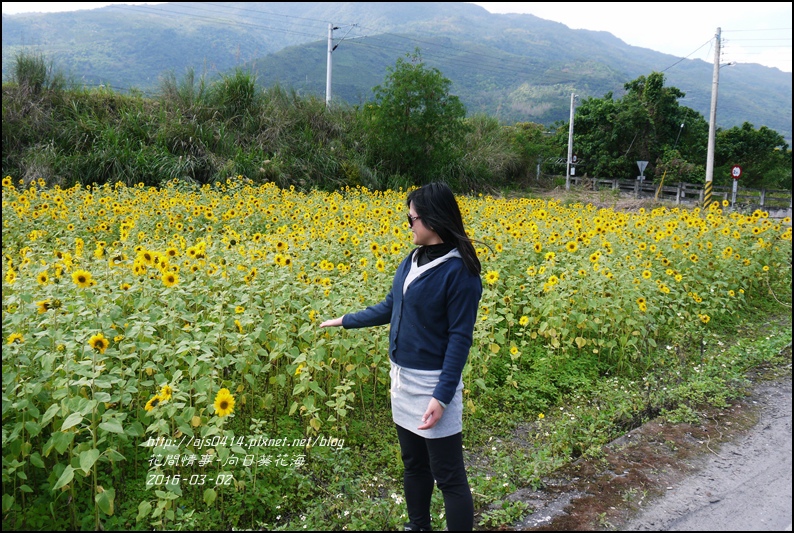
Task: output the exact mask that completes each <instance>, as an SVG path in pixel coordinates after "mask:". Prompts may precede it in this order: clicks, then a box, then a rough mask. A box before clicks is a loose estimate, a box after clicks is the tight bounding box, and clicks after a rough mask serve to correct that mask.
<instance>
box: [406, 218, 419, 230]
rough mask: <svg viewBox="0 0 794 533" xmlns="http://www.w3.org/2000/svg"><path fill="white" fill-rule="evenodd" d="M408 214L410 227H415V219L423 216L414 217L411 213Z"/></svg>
mask: <svg viewBox="0 0 794 533" xmlns="http://www.w3.org/2000/svg"><path fill="white" fill-rule="evenodd" d="M407 216H408V227H409V228H413V227H414V221H415V220H417V219H420V218H422V217H419V216H416V217H412V216H411V215H407Z"/></svg>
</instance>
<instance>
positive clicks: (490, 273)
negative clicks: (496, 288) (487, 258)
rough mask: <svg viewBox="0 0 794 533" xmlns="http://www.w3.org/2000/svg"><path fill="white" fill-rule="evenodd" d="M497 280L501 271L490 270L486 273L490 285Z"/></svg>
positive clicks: (486, 280)
mask: <svg viewBox="0 0 794 533" xmlns="http://www.w3.org/2000/svg"><path fill="white" fill-rule="evenodd" d="M497 281H499V272H497V271H495V270H489V271H488V273H487V274H485V282H486V283H488V285H493V284H494V283H496V282H497Z"/></svg>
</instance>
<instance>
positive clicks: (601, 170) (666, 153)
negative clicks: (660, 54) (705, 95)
mask: <svg viewBox="0 0 794 533" xmlns="http://www.w3.org/2000/svg"><path fill="white" fill-rule="evenodd" d="M624 88H625V89H626V94H625V95H624V96H623V97H622V98H620V99H613V95H612V93H611V92H609V93H607V94H606V95H605V96H604V98H588V99H586V100H584V101H583V102H582V104H581V105H580V106H579V108H578V109H577V110H576V117H575V123H574V126H575V127H574V151H575V152H576V153H577V155H578V156H579V159H580V160H581V162H582V165H581V166H582V168H581V171H584V172H587V173H588V174H590V175H591V176H594V177H597V178H622V179H631V178H634V177H635V176H637V173H638V168H637V164H636V162H637V161H639V160H642V161H649V162H650V164H649V166H648V169H647V170H646V171H645V175H646V176H654V175H655V176H657V177H661V175H662V174H663V173H664V171H665V170H667V171H668V176H667V179H668V180H670V179H671V178H672V179H674V180H676V181H679V180H682V179H684V180H692V179H694V178H695V177H696V176H700V181H702V180H703V177H702V172H700V169H701V168H702V166H701V165H702V163H701V162H700V161H699V159H700V154H701V148H702V149H703V150H702V154H705V146H706V140H707V132H708V126H707V124H706V122H705V120H704V119H703V117H702V116H701V115H700V114H699V113H697V112H695V111H693V110H691V109H689V108H686V107H682V106H680V105H679V104H678V99H679V98H682V97H683V96H684V93H683V92H681V91H680V90H679V89H677V88H676V87H665V86H664V75H663V74H662V73H659V72H652V73H651V74H649V75H648V76H647V77H646V76H640V77H639V78H637V79H636V80H633V81H631V82H628V83H626V84H625V85H624ZM681 124H684V128H681ZM565 129H566V131H565V133H567V128H565ZM562 134H563V128H560V130H559V133H558V139H559V138H560V136H561V135H562ZM563 144H564V145H565V146H566V147H567V141H566V142H565V143H563ZM702 158H703V159H704V161H703V163H705V155H703V157H702ZM671 171H672V172H671ZM671 174H672V175H671Z"/></svg>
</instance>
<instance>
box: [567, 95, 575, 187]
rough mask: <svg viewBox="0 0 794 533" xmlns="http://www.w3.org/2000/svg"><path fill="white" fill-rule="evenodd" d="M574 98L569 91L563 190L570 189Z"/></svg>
mask: <svg viewBox="0 0 794 533" xmlns="http://www.w3.org/2000/svg"><path fill="white" fill-rule="evenodd" d="M575 98H576V95H575V94H574V93H571V118H570V120H569V121H568V164H567V165H566V167H565V190H566V191H568V190H570V189H571V159H572V158H573V101H574V99H575Z"/></svg>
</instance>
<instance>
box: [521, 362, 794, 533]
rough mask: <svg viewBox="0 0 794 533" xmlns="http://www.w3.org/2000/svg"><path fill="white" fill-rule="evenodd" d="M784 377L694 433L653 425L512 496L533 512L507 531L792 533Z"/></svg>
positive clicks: (714, 413)
mask: <svg viewBox="0 0 794 533" xmlns="http://www.w3.org/2000/svg"><path fill="white" fill-rule="evenodd" d="M787 349H788V350H789V353H790V349H791V348H790V346H789V347H788V348H787ZM790 368H791V367H790V366H789V371H788V372H787V375H786V376H785V377H777V378H775V379H771V380H770V379H768V378H763V377H761V376H756V377H755V378H753V382H754V385H753V387H752V390H751V392H750V394H749V395H748V396H746V397H744V398H743V399H742V400H737V401H734V402H733V404H732V405H731V406H730V407H728V408H727V409H722V410H716V409H714V410H710V411H708V412H706V413H704V414H705V416H703V417H701V420H702V423H700V424H696V425H693V424H667V423H665V422H663V421H661V420H658V419H655V420H652V421H650V422H648V423H646V424H644V425H643V426H641V427H639V428H637V429H636V430H633V431H631V432H629V433H627V434H626V435H624V436H622V437H620V438H618V439H616V440H615V441H613V442H611V443H610V444H608V445H606V446H605V447H604V452H605V455H604V456H603V457H601V458H599V459H588V460H582V459H580V460H579V461H577V462H575V463H572V464H571V465H569V466H568V467H566V468H564V469H563V470H562V471H561V472H559V473H557V474H556V475H555V479H549V480H545V486H544V487H543V488H541V489H539V490H531V489H522V490H521V491H518V492H516V493H514V494H512V495H511V496H510V497H509V498H508V499H509V500H523V501H524V502H526V503H527V504H529V507H530V508H531V509H534V512H533V513H532V514H529V515H528V516H526V517H525V518H524V519H523V520H522V521H521V522H519V523H517V524H514V526H513V528H512V529H514V530H523V531H560V530H567V531H609V530H623V531H754V530H755V531H786V530H787V531H791V521H792V461H791V458H792V433H791V408H792V390H791V389H792V387H791V385H792V379H791V372H790Z"/></svg>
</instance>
